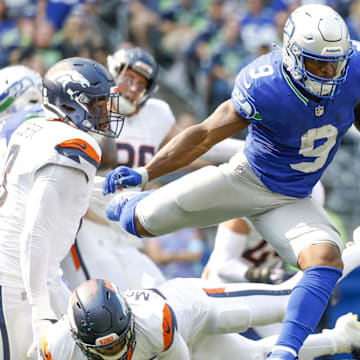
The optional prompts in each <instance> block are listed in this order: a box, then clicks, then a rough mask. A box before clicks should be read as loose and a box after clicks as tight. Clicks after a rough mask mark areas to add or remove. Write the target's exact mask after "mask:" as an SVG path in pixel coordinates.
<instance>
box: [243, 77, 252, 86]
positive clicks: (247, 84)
mask: <svg viewBox="0 0 360 360" xmlns="http://www.w3.org/2000/svg"><path fill="white" fill-rule="evenodd" d="M244 85H245V87H246V88H247V89H250V86H251V84H249V83H248V82H247V81H246V76H245V74H244Z"/></svg>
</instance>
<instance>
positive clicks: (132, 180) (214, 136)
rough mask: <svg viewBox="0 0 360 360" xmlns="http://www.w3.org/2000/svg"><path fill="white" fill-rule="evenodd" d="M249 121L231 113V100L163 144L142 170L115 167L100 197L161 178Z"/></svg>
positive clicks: (240, 128) (232, 108) (234, 112)
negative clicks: (117, 189)
mask: <svg viewBox="0 0 360 360" xmlns="http://www.w3.org/2000/svg"><path fill="white" fill-rule="evenodd" d="M248 125H249V122H248V121H246V120H245V119H244V118H242V117H241V116H240V115H239V114H238V113H237V112H236V110H235V108H234V106H233V104H232V102H231V100H227V101H225V102H224V103H222V104H221V105H220V106H219V107H218V108H217V109H216V110H215V111H214V112H213V113H212V114H211V115H210V116H209V117H208V118H207V119H206V120H204V121H203V122H202V123H200V124H196V125H193V126H190V127H188V128H187V129H185V130H184V131H182V132H181V133H179V134H178V135H177V136H175V137H174V138H173V139H172V140H171V141H170V142H169V143H167V144H166V145H165V146H164V147H163V148H161V149H160V151H159V152H158V153H157V154H156V155H155V156H154V158H153V159H152V160H151V161H150V162H149V164H147V165H146V167H144V168H140V169H136V170H133V169H130V168H126V167H124V166H122V167H121V169H120V168H116V169H115V170H113V171H112V172H110V173H109V174H108V175H107V178H106V181H105V184H104V194H107V193H109V192H114V191H115V186H120V187H127V186H138V185H145V183H146V181H150V180H154V179H156V178H158V177H160V176H162V175H165V174H168V173H171V172H173V171H175V170H177V169H180V168H182V167H184V166H187V165H189V164H190V163H191V162H193V161H194V160H195V159H197V158H198V157H199V156H201V155H202V154H204V153H205V152H207V151H208V150H209V149H210V148H211V147H212V146H214V145H215V144H217V143H219V142H220V141H222V140H224V139H226V138H228V137H230V136H233V135H234V134H236V133H238V132H239V131H241V130H243V129H245V128H246V127H247V126H248Z"/></svg>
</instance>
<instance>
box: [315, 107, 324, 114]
mask: <svg viewBox="0 0 360 360" xmlns="http://www.w3.org/2000/svg"><path fill="white" fill-rule="evenodd" d="M322 114H324V107H323V106H322V105H318V106H317V107H316V108H315V115H316V116H321V115H322Z"/></svg>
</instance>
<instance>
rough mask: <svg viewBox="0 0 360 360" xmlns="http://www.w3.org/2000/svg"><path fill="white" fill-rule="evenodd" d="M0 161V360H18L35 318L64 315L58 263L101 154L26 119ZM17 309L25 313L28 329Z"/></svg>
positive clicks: (62, 130)
mask: <svg viewBox="0 0 360 360" xmlns="http://www.w3.org/2000/svg"><path fill="white" fill-rule="evenodd" d="M6 156H7V160H6V163H5V166H4V169H3V173H2V177H1V180H0V184H1V192H0V291H1V292H2V294H3V295H4V297H3V298H2V302H1V303H0V311H1V312H2V316H3V319H4V322H3V325H2V326H3V328H4V329H5V330H4V332H3V331H2V334H5V335H4V336H3V338H2V349H1V348H0V358H2V357H1V354H2V351H3V354H5V357H4V358H5V359H7V357H6V356H7V355H6V354H10V357H11V359H23V358H25V356H26V351H27V348H28V347H29V346H30V344H31V341H32V333H31V325H32V332H33V334H35V336H36V334H37V333H38V331H40V330H41V327H42V326H43V325H42V320H43V319H56V318H57V317H58V316H60V315H61V314H63V313H64V312H65V311H66V305H67V302H68V299H69V296H70V291H69V290H68V289H67V288H66V286H65V285H64V283H63V282H62V280H61V278H60V275H59V264H60V261H61V260H62V258H64V257H65V255H66V253H67V252H68V251H69V249H70V247H71V244H72V243H73V241H74V239H75V236H76V232H77V231H78V228H79V224H80V221H81V218H82V217H83V216H84V214H85V213H86V210H87V208H88V205H89V200H90V196H91V192H92V189H93V179H94V177H95V172H96V168H97V167H98V166H99V164H100V157H101V150H100V147H99V146H98V144H97V143H96V141H95V139H93V138H92V137H91V136H90V135H88V134H86V133H84V132H83V131H80V130H79V129H77V128H74V127H72V126H71V125H69V124H65V123H64V122H62V121H54V120H48V119H44V118H36V119H35V118H34V119H31V120H29V121H26V122H25V123H24V124H22V125H21V126H20V127H19V128H18V129H17V130H16V131H15V133H14V134H13V135H12V136H11V140H10V143H9V147H8V151H7V155H6ZM11 289H15V290H16V291H11ZM19 294H21V297H20V296H19ZM29 304H30V305H31V308H27V307H26V306H29ZM25 309H26V311H27V312H29V310H30V324H28V321H29V319H28V318H27V319H25V316H24V314H25V312H24V311H25ZM31 314H32V318H31ZM31 322H32V324H31ZM19 324H20V326H19ZM29 328H30V333H29V332H28V331H29Z"/></svg>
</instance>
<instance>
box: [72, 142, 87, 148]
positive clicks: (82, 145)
mask: <svg viewBox="0 0 360 360" xmlns="http://www.w3.org/2000/svg"><path fill="white" fill-rule="evenodd" d="M74 144H75V145H78V146H79V147H81V148H82V149H84V150H86V148H87V146H86V144H80V143H78V142H75V141H74Z"/></svg>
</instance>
